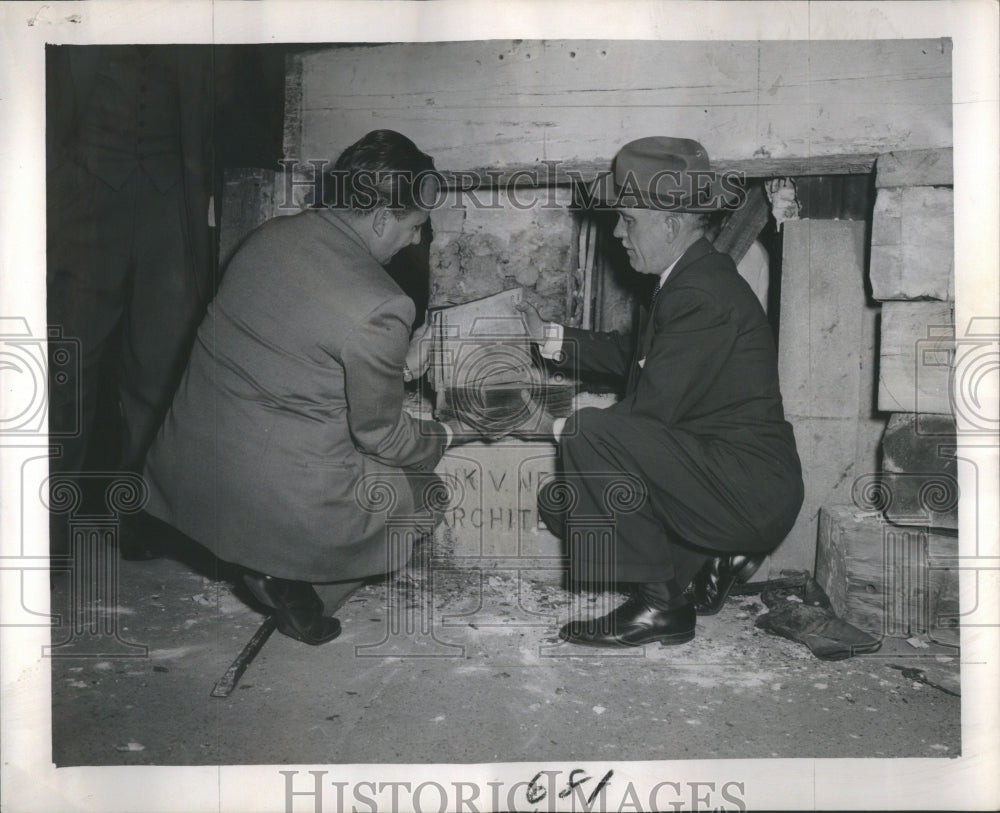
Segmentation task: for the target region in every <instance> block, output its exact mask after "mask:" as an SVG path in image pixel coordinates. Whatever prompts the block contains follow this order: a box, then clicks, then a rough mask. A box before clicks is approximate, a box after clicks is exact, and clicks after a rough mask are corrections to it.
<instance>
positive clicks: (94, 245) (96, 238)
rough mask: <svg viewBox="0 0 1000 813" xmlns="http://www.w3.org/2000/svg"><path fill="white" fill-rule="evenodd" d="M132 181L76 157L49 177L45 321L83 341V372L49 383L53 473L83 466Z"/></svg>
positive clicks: (56, 538) (121, 280) (61, 546)
mask: <svg viewBox="0 0 1000 813" xmlns="http://www.w3.org/2000/svg"><path fill="white" fill-rule="evenodd" d="M133 183H134V177H133V178H130V179H129V180H128V181H126V183H125V184H124V185H123V186H122V187H121V188H120V189H117V190H115V189H112V188H111V187H109V186H108V185H107V184H105V183H104V182H103V181H101V180H99V179H98V178H96V177H95V176H93V175H91V174H90V173H89V172H87V171H86V170H85V169H83V168H82V167H78V166H76V165H75V164H64V165H63V166H62V167H60V168H59V169H58V170H57V172H56V173H55V174H54V176H53V177H51V178H50V179H49V204H48V270H47V284H48V322H49V325H50V327H52V328H57V329H59V330H60V331H61V332H62V336H63V338H65V339H68V340H71V341H77V342H79V376H78V377H76V378H75V380H70V381H68V382H66V383H64V384H60V385H58V386H54V385H53V383H52V382H50V388H49V392H50V394H51V402H50V404H49V428H50V433H51V435H52V438H53V441H54V442H55V443H57V444H58V445H59V447H60V451H61V453H60V454H59V455H57V456H55V457H53V459H52V462H51V466H50V468H51V471H52V473H53V474H54V475H55V474H71V475H78V474H79V473H80V472H81V471H82V469H83V467H84V462H85V459H86V455H87V446H88V443H89V441H90V438H91V435H92V431H93V428H94V423H95V420H96V410H97V401H98V387H99V383H100V370H101V360H102V357H103V356H104V354H105V351H106V350H107V348H108V346H109V344H110V342H111V340H112V337H113V335H114V333H115V331H116V329H117V327H118V325H119V321H120V319H121V315H122V312H123V309H124V303H125V286H126V277H127V273H128V259H129V257H128V251H129V249H128V235H129V232H130V230H131V198H132V187H133ZM49 369H50V371H54V370H56V369H60V366H59V365H55V364H51V363H50V367H49ZM64 525H65V523H64V522H61V521H54V522H53V524H52V552H53V553H66V552H67V545H68V541H67V540H66V538H65V533H64V531H65V529H64V527H63V526H64Z"/></svg>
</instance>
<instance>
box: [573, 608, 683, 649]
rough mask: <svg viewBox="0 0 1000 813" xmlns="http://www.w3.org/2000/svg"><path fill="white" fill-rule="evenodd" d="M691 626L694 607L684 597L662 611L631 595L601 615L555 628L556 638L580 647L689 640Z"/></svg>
mask: <svg viewBox="0 0 1000 813" xmlns="http://www.w3.org/2000/svg"><path fill="white" fill-rule="evenodd" d="M694 626H695V612H694V606H693V605H692V604H691V603H690V601H689V600H688V599H686V598H683V599H681V600H679V601H678V602H676V606H675V607H673V608H672V609H669V610H663V609H657V608H655V607H650V606H649V605H648V604H647V603H646V602H645V601H643V600H642V599H641V598H640V597H637V596H633V597H632V598H630V599H629V600H628V601H626V602H625V603H624V604H622V605H621V606H620V607H617V608H615V609H614V610H612V611H611V612H610V613H608V614H607V615H605V616H601V617H600V618H591V619H588V620H586V621H571V622H570V623H569V624H566V625H565V626H564V627H563V628H562V629H560V630H559V637H560V638H562V639H563V640H564V641H568V642H569V643H571V644H581V645H582V646H604V647H624V646H642V645H643V644H652V643H655V642H656V641H659V642H660V644H661V645H663V646H671V645H673V644H685V643H687V642H688V641H690V640H691V639H693V638H694Z"/></svg>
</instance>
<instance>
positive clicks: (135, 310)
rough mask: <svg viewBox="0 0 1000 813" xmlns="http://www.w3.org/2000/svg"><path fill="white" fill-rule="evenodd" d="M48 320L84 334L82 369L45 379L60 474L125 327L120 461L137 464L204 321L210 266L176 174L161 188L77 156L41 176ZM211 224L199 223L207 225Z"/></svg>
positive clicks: (78, 448) (79, 448) (74, 457)
mask: <svg viewBox="0 0 1000 813" xmlns="http://www.w3.org/2000/svg"><path fill="white" fill-rule="evenodd" d="M49 195H50V201H49V209H48V217H49V221H48V230H49V238H48V246H49V260H48V321H49V324H50V325H52V326H58V327H60V328H61V329H62V332H63V336H65V337H67V338H70V339H76V340H78V341H79V343H80V376H79V379H78V380H77V381H76V382H74V384H73V385H71V386H67V387H61V388H52V390H51V391H52V393H53V401H52V403H51V404H50V408H49V415H50V417H49V421H50V426H51V427H52V429H53V430H54V433H56V432H58V433H60V434H62V433H65V432H69V431H70V430H71V429H72V428H73V424H74V422H75V414H76V412H77V409H79V414H80V418H79V425H78V427H77V431H76V432H75V433H72V434H69V435H67V436H65V437H63V438H61V439H60V440H61V442H62V455H61V456H60V457H57V458H55V459H54V460H53V461H52V469H53V471H56V472H79V471H81V469H82V468H83V466H84V460H85V457H86V453H87V443H88V441H89V439H90V436H91V432H92V429H93V426H94V422H95V414H96V407H97V400H98V386H99V373H100V368H101V360H102V356H104V354H105V352H106V351H107V349H108V347H109V346H110V345H111V343H112V342H113V341H114V339H115V333H116V330H118V329H119V327H120V330H121V333H120V341H121V354H120V363H119V371H118V373H119V399H120V406H121V414H122V424H123V438H122V447H121V454H120V464H121V465H122V466H123V467H124V468H125V469H127V470H130V471H138V470H140V469H141V465H142V458H143V456H144V455H145V452H146V449H147V448H148V446H149V444H150V443H151V442H152V439H153V437H154V435H155V433H156V430H157V429H158V427H159V425H160V422H161V421H162V419H163V416H164V414H165V413H166V410H167V408H168V406H169V405H170V399H171V397H172V395H173V392H174V389H175V387H176V385H177V382H178V380H179V378H180V374H181V372H182V371H183V368H184V364H185V362H186V361H187V356H188V352H189V350H190V345H191V340H192V338H193V336H194V334H195V331H196V330H197V327H198V324H199V322H200V320H201V317H202V314H203V310H204V306H205V302H206V292H207V291H208V288H209V274H210V269H209V268H208V267H207V266H205V264H204V262H198V260H197V258H195V256H194V252H193V250H192V241H191V239H190V235H189V229H190V225H189V220H188V217H187V212H186V210H185V199H184V184H183V183H182V181H181V179H180V173H179V172H178V180H177V182H176V183H174V184H173V185H172V186H171V187H170V188H169V189H167V190H166V191H160V190H159V189H158V188H157V187H156V186H155V185H154V184H153V182H152V181H151V180H150V179H149V177H148V176H147V175H146V174H145V173H144V172H143V171H142V170H141V169H136V170H134V171H133V172H132V174H131V175H130V176H129V177H128V179H127V180H126V181H125V183H124V184H123V185H122V186H121V187H120V188H119V189H113V188H112V187H110V186H109V185H108V184H106V183H104V182H103V181H101V180H100V179H99V178H97V177H96V176H94V175H93V174H91V173H90V172H88V171H87V170H86V169H85V168H83V167H80V166H77V165H75V164H65V165H63V166H62V167H60V168H59V169H58V170H57V171H56V172H55V173H54V177H52V178H51V179H50V185H49ZM206 228H207V225H206Z"/></svg>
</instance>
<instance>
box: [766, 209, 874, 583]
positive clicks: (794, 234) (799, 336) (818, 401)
mask: <svg viewBox="0 0 1000 813" xmlns="http://www.w3.org/2000/svg"><path fill="white" fill-rule="evenodd" d="M782 228H783V230H784V244H783V251H784V254H783V259H782V280H781V325H780V333H779V340H778V367H779V374H780V378H781V393H782V397H783V399H784V405H785V416H786V418H787V419H788V420H789V422H790V423H791V424H792V427H793V429H794V431H795V439H796V444H797V446H798V451H799V457H800V459H801V460H802V472H803V481H804V484H805V500H804V502H803V505H802V509H801V511H800V512H799V516H798V519H797V520H796V522H795V525H794V526H793V528H792V530H791V532H790V533H789V534H788V536H787V537H786V538H785V540H784V541H783V542H782V544H781V545H780V547H778V549H777V550H776V551H775V552H774V554H772V556H771V565H770V570H771V571H772V572H775V571H778V570H781V569H789V570H811V569H812V567H813V564H814V562H815V560H816V533H817V516H818V513H819V509H820V507H821V506H823V505H827V504H833V503H846V502H850V500H851V496H850V495H851V488H852V485H853V483H854V481H855V479H857V478H858V477H861V476H864V475H867V474H872V473H874V472H876V471H878V448H879V443H880V441H881V439H882V433H883V431H884V428H885V420H884V418H883V417H882V416H879V415H876V414H875V411H874V402H875V393H874V380H875V362H876V350H875V347H876V328H875V326H876V319H877V316H878V306H877V305H874V304H872V303H871V302H870V301H869V300H868V299H867V298H866V297H865V285H864V241H865V224H864V223H862V222H859V221H849V220H841V221H832V220H828V221H824V220H798V221H788V222H786V223H785V224H784V226H783V227H782ZM762 570H763V568H762Z"/></svg>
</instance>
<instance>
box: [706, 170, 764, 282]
mask: <svg viewBox="0 0 1000 813" xmlns="http://www.w3.org/2000/svg"><path fill="white" fill-rule="evenodd" d="M768 212H769V208H768V205H767V197H766V196H765V195H764V190H763V189H762V188H761V186H760V184H754V185H753V186H751V187H750V188H749V189H747V199H746V203H744V204H743V205H742V206H741V207H740V208H739V209H737V210H736V211H735V212H733V214H732V215H731V216H730V217H729V219H728V220H727V221H726V223H725V225H724V226H723V227H722V231H720V232H719V236H718V237H716V238H715V241H714V242H715V247H716V249H718V250H719V251H723V252H725V253H727V254H728V255H729V256H730V257H732V258H733V262H734V263H736V264H737V265H738V264H739V262H740V260H742V259H743V255H745V254H746V253H747V249H749V248H750V246H752V245H753V241H754V240H756V239H757V235H758V234H760V230H761V229H763V228H764V226H765V225H766V224H767V217H768Z"/></svg>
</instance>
